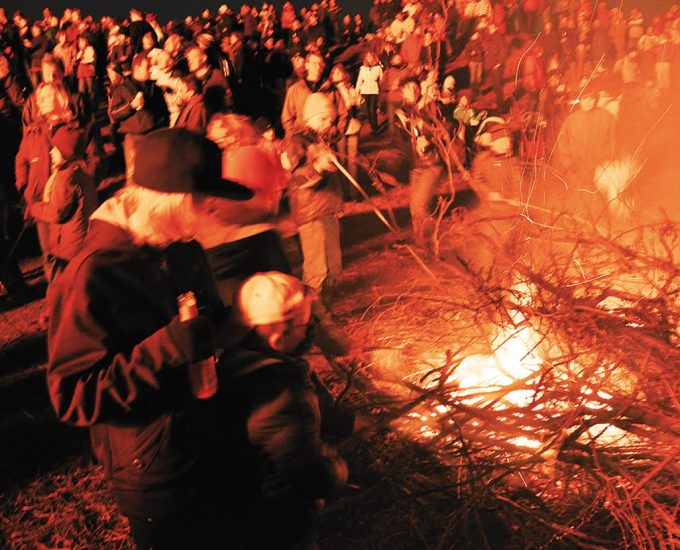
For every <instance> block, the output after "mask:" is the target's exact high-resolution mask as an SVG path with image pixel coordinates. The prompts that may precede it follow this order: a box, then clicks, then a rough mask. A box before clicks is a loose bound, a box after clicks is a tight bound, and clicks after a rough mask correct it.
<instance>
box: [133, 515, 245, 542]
mask: <svg viewBox="0 0 680 550" xmlns="http://www.w3.org/2000/svg"><path fill="white" fill-rule="evenodd" d="M225 516H226V514H225V512H224V510H223V509H221V508H218V509H215V508H211V507H201V509H199V510H195V509H194V510H191V511H188V510H187V511H183V512H177V513H174V514H169V515H164V516H153V517H150V516H147V517H128V521H129V522H130V529H131V530H132V538H133V539H134V541H135V547H136V548H137V550H187V549H190V548H196V549H197V550H198V549H203V548H224V549H228V548H234V547H235V545H234V544H231V543H229V542H228V541H226V540H225V539H226V532H227V529H228V527H229V517H225Z"/></svg>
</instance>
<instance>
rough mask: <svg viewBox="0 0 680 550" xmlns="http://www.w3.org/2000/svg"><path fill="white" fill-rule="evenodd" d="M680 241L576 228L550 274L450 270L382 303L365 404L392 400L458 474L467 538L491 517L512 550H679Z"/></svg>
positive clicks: (445, 541)
mask: <svg viewBox="0 0 680 550" xmlns="http://www.w3.org/2000/svg"><path fill="white" fill-rule="evenodd" d="M563 227H566V225H565V226H563ZM679 229H680V228H679V227H678V225H676V224H673V223H659V224H657V225H654V226H647V227H644V228H637V229H635V230H630V231H628V232H626V233H621V234H620V235H619V236H618V237H617V238H613V237H611V236H608V235H607V236H605V235H601V234H599V233H598V232H597V231H593V230H592V227H591V228H590V230H584V228H583V226H582V225H581V224H579V223H575V224H572V226H571V229H569V230H568V231H565V230H562V231H561V232H560V234H559V239H556V238H555V235H551V239H552V240H551V243H552V246H551V247H550V250H549V251H546V250H545V249H544V250H543V251H542V253H541V256H542V262H541V263H540V266H541V267H540V268H537V267H536V265H537V264H535V263H532V262H531V261H527V262H523V261H514V262H513V263H512V265H511V266H510V268H508V269H505V270H501V271H502V273H503V274H504V275H505V276H504V277H502V278H500V279H499V278H498V277H495V278H494V277H491V278H489V280H488V281H487V282H485V283H482V284H481V285H480V284H479V279H478V278H476V277H474V276H468V275H469V273H467V272H466V271H465V269H464V268H462V267H461V265H460V264H459V263H457V262H456V261H455V260H454V259H452V258H449V259H448V260H445V261H442V262H438V263H436V264H435V267H434V269H435V271H436V273H437V276H438V277H439V282H440V284H439V285H437V284H434V283H433V284H429V282H427V281H428V280H427V279H426V278H425V277H423V276H418V275H417V274H415V273H413V274H412V275H413V277H412V278H411V277H409V275H408V274H406V273H401V274H400V276H401V277H402V279H403V280H418V281H420V282H419V284H418V286H411V287H410V288H408V289H406V290H404V291H403V292H402V293H396V294H394V293H392V294H383V295H378V298H377V300H376V301H375V303H374V304H373V306H372V307H371V308H370V309H369V311H368V312H367V313H366V315H365V323H366V325H367V327H366V329H367V332H368V333H369V334H370V338H371V340H372V341H373V342H374V343H376V344H377V347H378V348H382V349H378V350H377V351H375V352H374V353H373V354H372V358H371V361H370V364H369V366H368V369H369V370H370V371H371V375H372V378H373V379H374V390H375V391H376V394H374V395H372V396H371V397H369V401H371V399H373V402H374V403H377V401H378V400H379V399H382V402H383V403H384V397H379V396H378V394H380V395H381V396H384V394H385V393H390V394H392V395H394V394H395V393H396V394H397V395H398V396H399V397H398V400H397V402H396V403H390V404H389V405H383V406H382V408H381V409H380V412H381V413H382V414H383V415H384V417H385V418H386V419H387V420H389V421H390V422H391V425H392V426H393V427H397V428H399V430H400V431H401V432H402V433H403V434H408V435H409V436H411V437H412V438H413V439H415V440H417V441H419V442H421V443H423V444H425V445H426V446H427V447H428V448H429V449H430V450H431V451H432V452H433V453H434V454H435V455H436V456H437V457H438V458H439V459H440V460H441V461H442V462H443V463H445V464H446V465H448V466H449V469H450V472H449V473H450V477H451V479H453V482H451V481H450V480H447V481H442V486H444V485H446V489H443V490H445V491H446V492H448V493H449V494H450V495H452V496H454V495H455V496H456V497H457V498H458V499H459V500H460V501H461V502H463V503H464V504H463V505H462V507H461V509H460V510H458V511H456V512H455V513H454V514H452V516H451V520H450V521H451V523H452V524H458V527H457V528H458V530H459V532H460V530H461V529H462V530H465V529H468V530H470V529H479V528H480V525H479V524H478V523H477V524H475V525H465V522H466V521H468V520H469V519H470V515H469V511H470V510H471V509H479V507H485V506H486V507H488V506H492V507H493V508H494V509H495V510H497V512H498V515H499V517H501V518H502V523H503V524H504V527H503V528H504V529H505V530H506V532H507V533H508V535H509V538H508V540H509V541H511V542H509V543H508V544H509V546H515V547H532V548H537V547H547V546H553V545H557V546H560V545H562V546H564V547H574V546H578V547H584V548H616V547H636V548H664V547H666V548H674V547H677V546H678V545H680V526H679V525H678V522H677V517H678V510H679V509H680V469H679V467H678V460H677V456H678V454H680V401H679V400H678V395H680V382H679V379H680V377H679V376H678V375H679V374H680V340H679V338H680V335H679V334H678V321H679V320H680V295H679V292H680V271H679V269H678V265H680V262H678V260H679V258H678V257H677V255H678V250H680V231H679ZM454 233H455V231H454V232H453V233H452V235H453V234H454ZM468 235H469V234H468V233H467V232H466V233H465V238H468ZM454 240H455V239H454ZM505 253H506V251H505V250H503V249H500V248H499V249H498V250H497V255H496V258H497V259H500V260H503V259H504V254H505ZM444 255H446V253H445V252H444ZM535 258H536V255H535V254H534V255H533V259H534V260H535ZM499 263H503V262H502V261H500V262H499ZM496 267H499V266H496ZM505 267H506V268H507V267H508V266H507V264H506V265H505ZM499 272H500V271H497V272H496V273H499ZM395 348H396V349H395ZM490 525H493V527H491V529H498V526H497V524H495V523H492V524H490ZM487 528H489V527H488V525H487ZM455 530H456V527H455V526H454V527H452V529H451V531H452V532H455ZM482 531H484V528H483V526H482ZM447 536H452V535H451V533H448V534H442V537H443V538H442V539H441V541H440V547H449V546H451V545H453V546H456V544H455V539H451V538H446V537H447ZM480 540H482V541H483V540H485V537H484V534H483V533H482V535H481V538H480Z"/></svg>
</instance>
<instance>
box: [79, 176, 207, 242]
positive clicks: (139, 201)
mask: <svg viewBox="0 0 680 550" xmlns="http://www.w3.org/2000/svg"><path fill="white" fill-rule="evenodd" d="M107 203H110V204H108V205H107ZM92 217H93V218H96V219H103V220H105V221H108V222H110V223H113V224H115V225H118V226H120V227H123V228H124V229H126V230H127V231H128V232H129V233H130V235H131V236H132V240H133V241H134V242H135V244H138V245H141V246H143V245H148V246H154V247H165V246H168V245H170V244H172V243H174V242H178V241H185V242H186V241H190V240H192V239H193V238H194V235H195V233H196V225H197V213H196V209H195V207H194V196H193V195H192V194H190V193H162V192H159V191H154V190H152V189H146V188H145V187H140V186H139V185H135V184H133V183H128V185H126V186H125V187H123V188H122V189H121V190H120V191H119V192H118V193H117V194H116V195H114V197H113V198H111V199H109V201H107V202H106V203H104V204H103V205H102V207H101V208H100V210H98V211H97V212H95V213H94V214H93V216H92Z"/></svg>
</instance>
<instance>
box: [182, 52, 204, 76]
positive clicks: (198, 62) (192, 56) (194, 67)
mask: <svg viewBox="0 0 680 550" xmlns="http://www.w3.org/2000/svg"><path fill="white" fill-rule="evenodd" d="M206 62H207V56H206V55H205V52H203V50H201V49H200V48H191V49H190V50H189V51H188V52H187V65H189V70H190V71H191V72H192V73H195V72H196V71H198V70H200V69H202V68H203V66H204V65H205V64H206Z"/></svg>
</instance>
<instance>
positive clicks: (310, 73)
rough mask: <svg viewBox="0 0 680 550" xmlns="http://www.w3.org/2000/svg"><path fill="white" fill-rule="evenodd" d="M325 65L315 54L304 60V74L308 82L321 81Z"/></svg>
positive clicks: (321, 58)
mask: <svg viewBox="0 0 680 550" xmlns="http://www.w3.org/2000/svg"><path fill="white" fill-rule="evenodd" d="M325 66H326V64H325V63H324V60H323V57H321V56H320V55H317V54H310V55H308V56H307V59H306V60H305V74H306V75H307V80H308V81H309V82H318V81H319V80H321V75H322V74H323V70H324V68H325Z"/></svg>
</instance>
